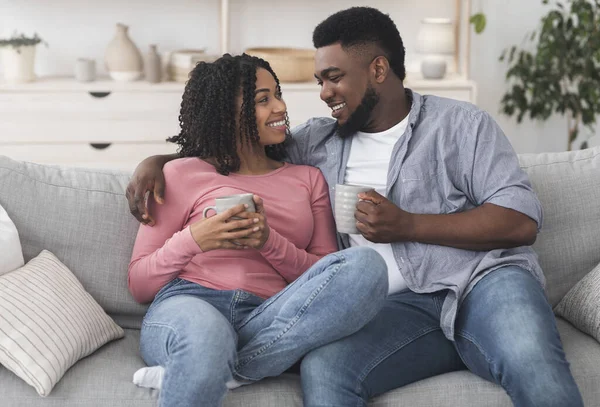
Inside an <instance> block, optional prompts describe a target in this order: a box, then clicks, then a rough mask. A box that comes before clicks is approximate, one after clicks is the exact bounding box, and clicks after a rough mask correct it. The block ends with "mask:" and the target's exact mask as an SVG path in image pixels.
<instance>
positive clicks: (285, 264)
mask: <svg viewBox="0 0 600 407" xmlns="http://www.w3.org/2000/svg"><path fill="white" fill-rule="evenodd" d="M164 175H165V180H166V189H165V196H164V197H165V201H164V204H162V205H157V204H156V203H154V200H153V199H149V201H148V205H149V209H150V211H151V213H152V214H153V217H154V220H155V222H156V224H155V225H154V226H152V227H150V226H145V225H141V226H140V229H139V231H138V235H137V239H136V241H135V246H134V248H133V254H132V256H131V263H130V264H129V291H130V292H131V294H132V295H133V297H134V298H135V299H136V301H138V302H140V303H145V302H149V301H152V300H153V299H154V296H155V295H156V293H158V291H159V290H160V289H161V288H162V287H163V286H164V285H165V284H167V283H168V282H169V281H171V280H173V279H174V278H177V277H180V278H182V279H185V280H189V281H192V282H194V283H198V284H200V285H202V286H204V287H208V288H213V289H217V290H234V289H242V290H245V291H248V292H251V293H253V294H256V295H258V296H260V297H263V298H268V297H271V296H272V295H273V294H275V293H277V292H279V291H280V290H281V289H283V288H284V287H285V286H286V285H287V284H289V283H290V282H292V281H294V280H295V279H296V278H298V276H300V275H301V274H302V273H303V272H305V271H306V270H307V269H308V268H309V267H310V266H312V265H313V264H314V263H315V262H316V261H317V260H319V259H320V258H321V257H323V256H324V255H326V254H328V253H331V252H333V251H335V250H337V245H336V237H335V224H334V220H333V215H332V212H331V204H330V201H329V194H328V191H327V183H326V182H325V179H324V178H323V175H322V174H321V172H320V171H319V170H318V169H317V168H313V167H307V166H300V165H292V164H285V165H284V166H283V167H281V168H279V169H277V170H275V171H272V172H270V173H268V174H264V175H238V174H230V175H228V176H224V175H220V174H219V173H217V171H216V170H215V168H214V167H213V166H212V165H210V164H208V163H207V162H205V161H203V160H200V159H198V158H183V159H178V160H173V161H171V162H169V163H168V164H167V165H165V168H164ZM247 192H251V193H254V194H256V195H258V196H260V197H261V198H262V199H263V201H264V205H265V213H266V216H267V222H268V224H269V227H270V229H271V232H270V235H269V238H268V239H267V241H266V243H265V245H264V246H263V248H262V249H260V250H254V249H248V250H226V249H221V250H212V251H208V252H206V253H203V252H202V250H200V248H199V247H198V245H197V244H196V242H195V241H194V239H193V237H192V234H191V232H190V228H189V225H191V224H192V223H194V222H196V221H198V220H200V219H202V210H203V209H204V208H205V207H207V206H210V205H214V203H215V198H217V197H219V196H224V195H232V194H239V193H247ZM210 213H211V212H209V216H210ZM212 213H214V212H212Z"/></svg>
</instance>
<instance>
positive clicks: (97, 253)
mask: <svg viewBox="0 0 600 407" xmlns="http://www.w3.org/2000/svg"><path fill="white" fill-rule="evenodd" d="M520 160H521V164H522V166H523V168H525V169H526V171H527V172H528V173H529V175H530V177H531V181H532V183H533V186H534V188H535V190H536V191H537V193H538V194H539V197H540V199H541V201H542V204H543V207H544V211H545V224H544V229H543V231H542V232H541V234H540V235H539V236H538V239H537V242H536V244H535V249H536V250H537V252H538V254H539V256H540V260H541V263H542V266H543V268H544V270H545V273H546V276H547V280H548V283H547V293H548V296H549V299H550V301H551V303H552V304H553V305H556V304H557V302H558V301H559V300H560V299H561V298H562V297H563V295H564V294H565V293H566V292H567V291H568V290H569V289H570V288H571V287H572V286H573V285H574V284H575V283H576V282H577V281H579V280H580V279H581V278H582V277H583V276H584V275H585V274H586V273H587V272H588V271H590V270H591V269H592V268H593V267H594V266H595V265H596V264H598V263H599V262H600V148H596V149H590V150H584V151H577V152H572V153H556V154H538V155H522V156H520ZM128 180H129V175H128V174H124V173H112V172H109V171H95V170H83V169H66V168H58V167H50V166H43V165H36V164H29V163H20V162H16V161H13V160H11V159H9V158H6V157H0V204H1V205H2V206H3V207H4V208H5V209H6V210H7V211H8V213H9V215H10V216H11V217H12V219H13V221H14V222H15V224H16V226H17V229H18V230H19V233H20V239H21V243H22V246H23V251H24V256H25V261H28V260H30V259H31V258H33V257H35V256H36V255H37V254H38V253H39V252H40V251H41V250H42V249H47V250H50V251H51V252H52V253H54V254H55V255H56V256H57V257H58V258H59V259H61V260H62V261H63V262H64V263H65V264H66V265H67V266H68V267H69V268H70V269H71V270H72V271H73V273H74V274H75V275H76V276H77V277H78V278H79V280H80V281H81V283H82V284H83V285H84V287H85V288H86V289H87V290H88V291H89V292H90V294H91V295H92V296H93V297H94V298H95V299H96V300H97V301H98V303H99V304H100V305H101V306H102V307H103V308H104V309H105V310H106V312H107V313H108V314H109V315H111V316H112V317H113V318H114V320H115V321H116V322H117V323H118V324H119V325H121V326H122V327H123V328H125V331H126V335H125V338H124V339H121V340H117V341H115V342H111V343H109V344H108V345H106V346H104V347H102V348H100V349H99V350H98V351H97V352H96V353H94V354H92V355H91V356H89V357H87V358H85V359H83V360H81V361H79V362H78V363H77V364H75V366H73V367H72V368H71V369H70V370H69V371H68V372H67V373H66V375H65V376H64V377H63V378H62V380H61V381H60V382H59V383H58V384H57V386H56V387H55V388H54V390H53V391H52V393H51V394H50V395H49V396H48V397H46V398H42V397H39V396H38V395H37V393H36V392H35V390H34V389H33V388H32V387H30V386H28V385H27V384H25V382H23V381H21V380H20V379H19V378H18V377H17V376H15V375H14V374H12V373H11V372H10V371H8V370H7V369H5V368H3V367H1V366H0V405H1V406H3V407H4V406H6V407H25V406H27V407H30V406H52V407H85V406H128V407H135V406H154V405H155V404H156V398H157V393H156V391H151V390H147V389H142V388H138V387H136V386H135V385H133V384H132V383H131V378H132V375H133V372H134V371H135V370H136V369H138V368H140V367H142V366H144V363H143V361H142V359H141V358H140V356H139V353H138V341H139V335H140V333H139V328H140V323H141V320H142V316H143V315H144V311H145V309H146V308H145V307H144V306H141V305H139V304H136V303H135V301H134V300H133V299H132V298H131V296H130V295H129V292H128V291H127V278H126V273H127V265H128V263H129V258H130V255H131V250H132V245H133V242H134V239H135V236H136V232H137V228H138V224H137V222H136V221H135V220H134V219H133V217H132V216H131V215H130V214H129V210H128V207H127V203H126V199H125V196H124V190H125V187H126V185H127V182H128ZM558 327H559V330H560V334H561V337H562V340H563V343H564V347H565V351H566V354H567V358H568V360H569V361H570V363H571V367H572V371H573V374H574V375H575V379H576V381H577V383H578V385H579V387H580V389H581V391H582V393H583V398H584V400H585V403H586V406H600V344H599V343H598V342H596V341H595V340H594V339H593V338H591V337H590V336H587V335H585V334H583V333H582V332H580V331H579V330H577V329H576V328H574V327H573V326H572V325H570V324H569V323H568V322H566V321H564V320H561V319H559V320H558ZM371 404H372V405H373V406H413V407H416V406H423V407H436V406H440V407H441V406H488V407H489V406H510V405H511V403H510V400H509V398H508V397H507V396H506V394H505V393H504V391H503V390H502V388H500V387H499V386H496V385H494V384H491V383H488V382H486V381H485V380H482V379H480V378H478V377H477V376H475V375H473V374H471V373H469V372H467V371H463V372H455V373H450V374H445V375H442V376H438V377H432V378H430V379H427V380H423V381H420V382H417V383H414V384H412V385H409V386H406V387H404V388H401V389H397V390H394V391H391V392H389V393H387V394H384V395H382V396H380V397H377V398H376V399H374V400H373V401H372V403H371ZM225 405H226V406H244V407H251V406H256V407H268V406H271V407H283V406H301V405H302V395H301V391H300V386H299V377H298V376H296V375H293V374H285V375H283V376H281V377H279V378H275V379H268V380H264V381H262V382H260V383H257V384H254V385H251V386H246V387H242V388H239V389H237V390H234V391H232V392H230V393H229V394H228V396H227V399H226V403H225Z"/></svg>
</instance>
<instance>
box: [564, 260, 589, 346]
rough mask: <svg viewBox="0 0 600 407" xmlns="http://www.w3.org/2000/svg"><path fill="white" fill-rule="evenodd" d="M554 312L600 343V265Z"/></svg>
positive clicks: (580, 282)
mask: <svg viewBox="0 0 600 407" xmlns="http://www.w3.org/2000/svg"><path fill="white" fill-rule="evenodd" d="M554 311H555V312H556V314H557V315H559V316H561V317H563V318H564V319H566V320H567V321H569V322H570V323H572V324H573V325H574V326H575V327H576V328H578V329H580V330H581V331H583V332H585V333H586V334H588V335H591V336H593V337H594V338H596V340H597V341H598V342H600V264H598V265H597V266H596V268H594V269H593V270H592V271H590V272H589V273H588V274H587V275H586V276H585V277H584V278H583V279H581V281H579V282H578V283H577V284H575V286H574V287H573V288H571V290H570V291H569V292H568V293H567V295H565V296H564V298H563V299H562V300H561V301H560V303H559V304H558V305H557V306H556V308H555V309H554Z"/></svg>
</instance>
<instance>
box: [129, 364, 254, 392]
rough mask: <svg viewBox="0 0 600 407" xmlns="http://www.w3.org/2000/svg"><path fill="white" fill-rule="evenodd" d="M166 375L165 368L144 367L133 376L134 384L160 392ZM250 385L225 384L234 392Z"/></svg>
mask: <svg viewBox="0 0 600 407" xmlns="http://www.w3.org/2000/svg"><path fill="white" fill-rule="evenodd" d="M164 375H165V368H164V367H162V366H152V367H143V368H141V369H139V370H138V371H137V372H135V373H134V374H133V383H134V384H135V385H137V386H140V387H147V388H150V389H157V390H160V388H161V386H162V381H163V377H164ZM250 383H252V381H250V380H241V379H240V380H239V381H238V380H236V379H231V380H229V381H228V382H227V383H225V386H227V388H228V389H229V390H233V389H237V388H238V387H241V386H245V385H247V384H250Z"/></svg>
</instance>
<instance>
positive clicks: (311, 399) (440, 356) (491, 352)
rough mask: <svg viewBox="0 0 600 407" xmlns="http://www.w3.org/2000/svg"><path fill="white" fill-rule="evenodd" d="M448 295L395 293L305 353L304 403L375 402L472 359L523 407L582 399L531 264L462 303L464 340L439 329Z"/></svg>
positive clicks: (346, 406)
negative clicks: (360, 324)
mask: <svg viewBox="0 0 600 407" xmlns="http://www.w3.org/2000/svg"><path fill="white" fill-rule="evenodd" d="M445 295H446V292H439V293H433V294H415V293H413V292H410V291H406V292H402V293H397V294H393V295H391V296H389V297H388V299H387V301H386V304H385V305H384V308H383V309H382V310H381V312H380V313H379V314H378V315H377V316H376V317H375V318H374V319H373V320H372V321H371V322H369V323H368V324H367V325H366V326H365V327H364V328H363V329H361V330H360V331H358V332H357V333H355V334H353V335H351V336H349V337H347V338H344V339H342V340H339V341H337V342H334V343H331V344H329V345H325V346H324V347H321V348H319V349H315V350H314V351H312V352H310V353H309V354H308V355H306V356H305V358H304V359H303V361H302V365H301V375H302V376H301V377H302V388H303V392H304V405H305V406H310V407H316V406H327V407H331V406H336V407H337V406H340V407H341V406H343V407H353V406H366V405H367V400H368V399H369V398H371V397H374V396H377V395H379V394H382V393H384V392H386V391H388V390H392V389H395V388H398V387H401V386H404V385H407V384H409V383H412V382H415V381H418V380H421V379H425V378H428V377H431V376H435V375H439V374H442V373H447V372H452V371H456V370H462V369H465V368H468V369H469V370H471V372H473V373H475V374H477V375H479V376H481V377H483V378H485V379H487V380H489V381H491V382H494V383H497V384H499V385H501V386H502V387H503V388H504V390H505V391H506V392H507V393H508V395H509V396H510V398H511V399H512V402H513V404H514V405H515V406H517V407H524V406H540V407H552V406H556V407H571V406H573V407H575V406H577V407H580V406H583V401H582V399H581V395H580V394H579V390H578V389H577V385H576V384H575V381H574V380H573V377H572V375H571V372H570V370H569V364H568V363H567V361H566V360H565V354H564V352H563V348H562V344H561V342H560V338H559V335H558V330H557V328H556V321H555V319H554V314H553V313H552V309H551V307H550V305H549V304H548V302H547V300H546V297H545V295H544V291H543V289H542V287H541V286H540V284H539V283H538V282H537V281H536V280H535V279H534V278H533V276H532V275H531V274H530V273H529V272H527V271H525V270H522V269H520V268H517V267H504V268H501V269H498V270H495V271H493V272H491V273H489V274H488V275H487V276H485V277H484V278H483V279H482V280H481V281H479V283H477V284H476V285H475V287H474V288H473V290H472V291H471V292H470V293H469V294H468V295H467V297H466V298H465V300H464V302H463V303H462V304H461V306H460V308H459V311H458V318H457V320H456V326H455V327H456V342H451V341H449V340H448V339H447V338H446V337H445V336H444V334H443V333H442V331H441V329H440V320H439V318H440V312H441V308H442V303H443V301H444V297H445ZM450 391H451V390H450ZM448 398H449V400H451V399H452V394H448Z"/></svg>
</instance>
